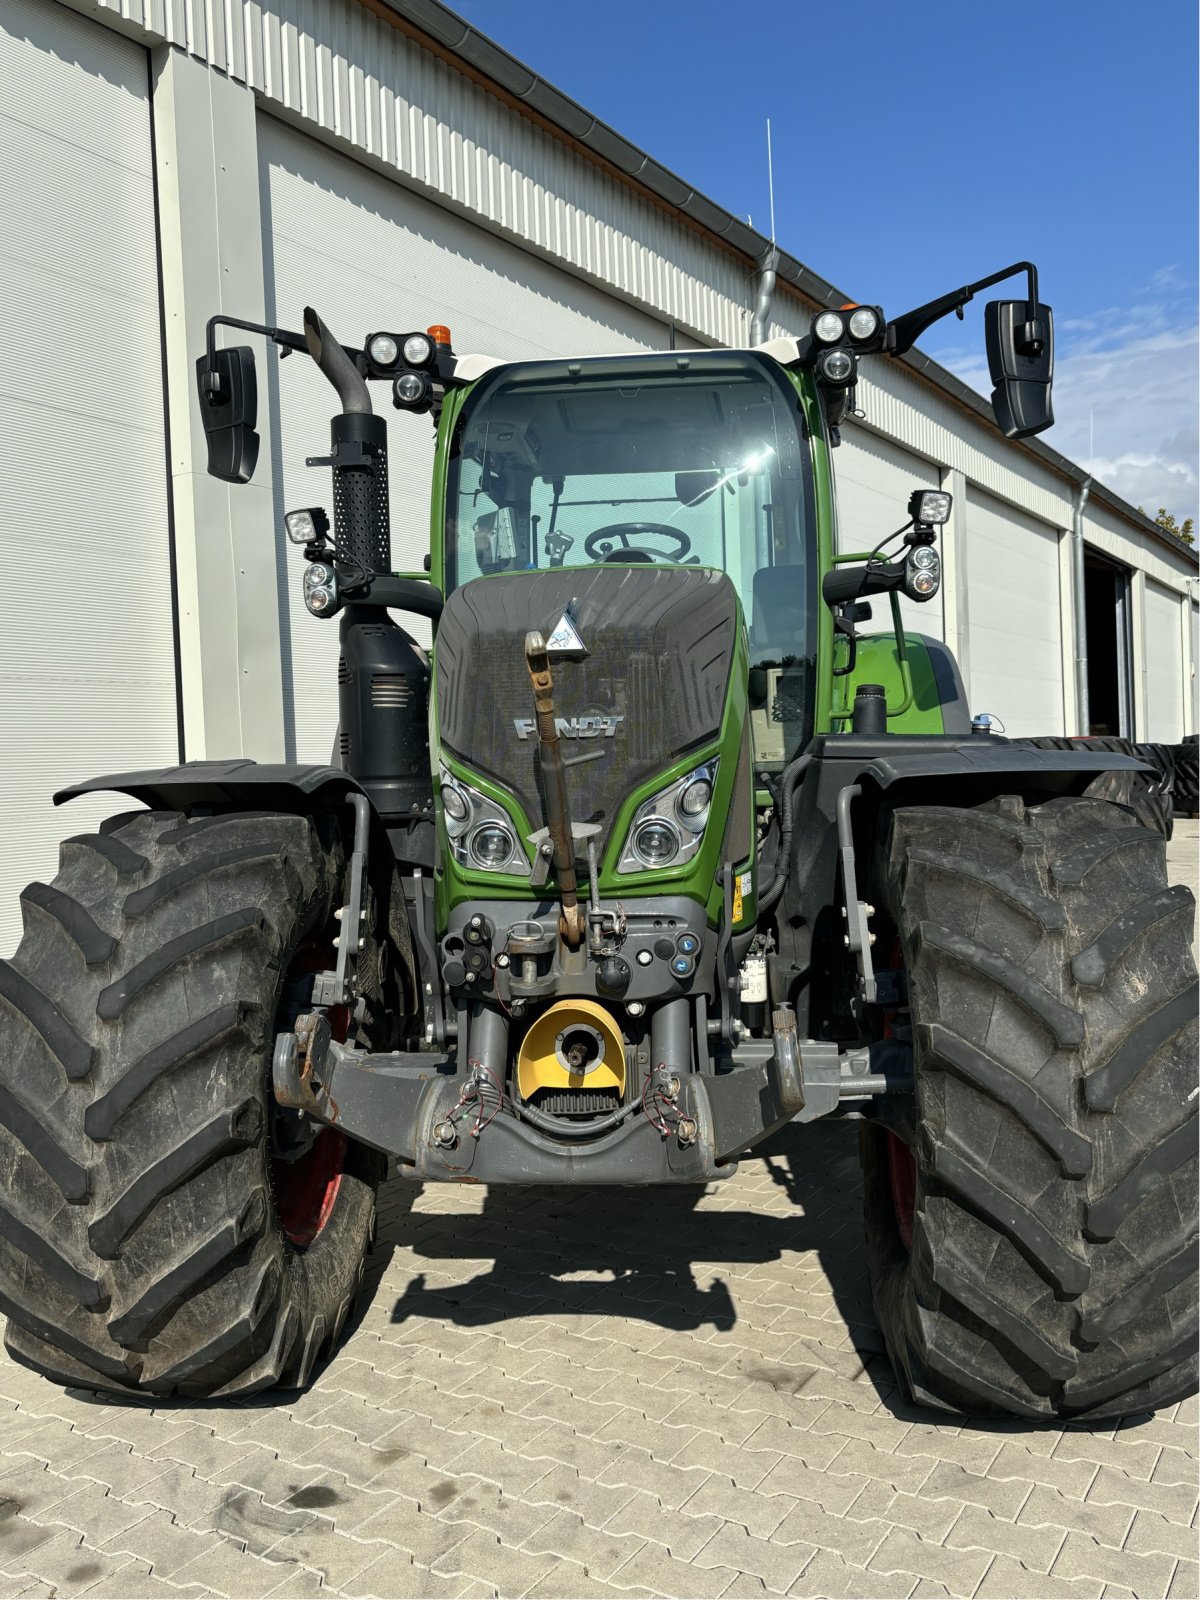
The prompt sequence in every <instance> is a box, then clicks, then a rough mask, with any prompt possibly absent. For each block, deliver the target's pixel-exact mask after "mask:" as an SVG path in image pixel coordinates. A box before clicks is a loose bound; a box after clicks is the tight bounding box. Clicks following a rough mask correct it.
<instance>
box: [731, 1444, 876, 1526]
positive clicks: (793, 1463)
mask: <svg viewBox="0 0 1200 1600" xmlns="http://www.w3.org/2000/svg"><path fill="white" fill-rule="evenodd" d="M869 1481H870V1480H869V1479H867V1478H862V1477H859V1476H858V1475H857V1474H856V1473H853V1472H841V1473H833V1472H822V1471H820V1470H819V1469H818V1468H816V1467H810V1466H808V1465H807V1464H806V1463H805V1462H803V1461H801V1460H800V1458H799V1457H798V1456H784V1457H783V1458H782V1459H781V1460H780V1461H779V1462H778V1463H777V1464H776V1465H775V1466H773V1467H772V1468H771V1470H770V1472H768V1473H767V1475H766V1477H765V1478H764V1479H763V1481H762V1482H761V1483H760V1484H759V1486H758V1488H757V1489H755V1490H754V1495H755V1498H756V1499H757V1500H762V1499H764V1498H766V1497H767V1496H775V1495H780V1496H786V1497H787V1498H788V1499H789V1500H793V1499H794V1500H812V1501H814V1502H815V1503H816V1504H817V1505H819V1506H820V1507H821V1508H822V1510H824V1511H833V1512H836V1513H837V1514H838V1515H841V1514H842V1513H843V1512H844V1511H846V1510H848V1509H849V1507H850V1506H852V1505H853V1504H854V1502H855V1500H857V1498H858V1496H859V1495H860V1494H861V1493H862V1491H863V1489H865V1488H866V1486H867V1484H868V1482H869Z"/></svg>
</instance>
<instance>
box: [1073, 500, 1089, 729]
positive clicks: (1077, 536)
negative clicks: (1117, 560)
mask: <svg viewBox="0 0 1200 1600" xmlns="http://www.w3.org/2000/svg"><path fill="white" fill-rule="evenodd" d="M1091 492H1092V480H1091V478H1085V479H1084V480H1083V485H1082V488H1081V489H1080V492H1079V499H1078V500H1077V501H1076V503H1075V513H1074V517H1073V519H1072V527H1071V579H1072V582H1071V599H1072V603H1073V609H1074V614H1075V714H1076V716H1077V718H1078V721H1079V726H1078V729H1077V730H1076V731H1077V732H1078V733H1081V734H1086V733H1087V732H1088V731H1089V730H1090V728H1091V721H1092V718H1091V707H1090V705H1089V704H1088V646H1087V602H1086V594H1085V588H1084V562H1083V512H1084V507H1085V506H1086V505H1087V503H1088V495H1089V494H1091Z"/></svg>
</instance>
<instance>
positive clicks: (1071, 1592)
mask: <svg viewBox="0 0 1200 1600" xmlns="http://www.w3.org/2000/svg"><path fill="white" fill-rule="evenodd" d="M1099 1593H1100V1590H1099V1587H1098V1586H1097V1584H1096V1582H1095V1581H1094V1579H1092V1578H1060V1577H1056V1576H1051V1575H1048V1574H1047V1573H1044V1572H1031V1571H1030V1570H1029V1568H1028V1567H1023V1566H1022V1565H1021V1563H1020V1562H1019V1561H1014V1560H1013V1558H1012V1557H1011V1556H997V1557H996V1559H995V1561H993V1562H992V1564H991V1566H990V1567H989V1568H988V1570H987V1574H986V1576H985V1577H984V1580H983V1582H982V1583H981V1584H980V1585H979V1588H978V1589H976V1591H975V1600H1097V1596H1098V1595H1099Z"/></svg>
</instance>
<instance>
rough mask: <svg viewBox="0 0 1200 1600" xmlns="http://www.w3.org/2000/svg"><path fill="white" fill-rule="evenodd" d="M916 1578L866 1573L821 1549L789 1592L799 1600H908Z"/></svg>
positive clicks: (906, 1574) (886, 1573)
mask: <svg viewBox="0 0 1200 1600" xmlns="http://www.w3.org/2000/svg"><path fill="white" fill-rule="evenodd" d="M913 1583H914V1579H913V1576H912V1574H911V1573H909V1572H894V1573H893V1572H876V1571H871V1572H867V1571H865V1570H864V1569H863V1568H862V1567H855V1566H851V1565H849V1564H848V1563H847V1562H845V1561H843V1560H842V1558H841V1557H840V1556H838V1555H834V1553H833V1552H832V1551H829V1550H821V1551H818V1553H817V1554H816V1555H815V1556H814V1557H813V1559H812V1561H811V1562H810V1563H809V1565H808V1566H807V1567H805V1569H804V1571H803V1572H802V1573H801V1574H800V1576H799V1577H798V1578H797V1579H796V1581H795V1583H794V1584H792V1586H791V1588H790V1589H789V1590H788V1594H789V1595H795V1596H796V1597H797V1600H907V1597H908V1596H909V1595H910V1594H911V1593H912V1591H913Z"/></svg>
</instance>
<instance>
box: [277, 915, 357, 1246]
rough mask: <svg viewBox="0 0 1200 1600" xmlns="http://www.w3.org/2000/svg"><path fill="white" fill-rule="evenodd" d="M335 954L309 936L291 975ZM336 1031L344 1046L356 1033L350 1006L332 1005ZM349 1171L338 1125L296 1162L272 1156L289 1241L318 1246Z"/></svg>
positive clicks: (318, 967) (322, 964)
mask: <svg viewBox="0 0 1200 1600" xmlns="http://www.w3.org/2000/svg"><path fill="white" fill-rule="evenodd" d="M329 955H330V953H329V952H326V951H322V950H321V948H320V947H319V946H318V944H317V942H316V940H315V939H306V940H305V942H304V943H303V944H302V945H301V946H300V948H299V950H297V952H296V954H295V956H294V957H293V959H292V963H291V965H290V966H289V968H288V977H289V978H298V977H303V976H304V975H305V974H306V973H310V972H322V971H324V970H325V968H326V967H327V966H329V965H330V960H329ZM329 1025H330V1032H331V1033H332V1034H333V1037H334V1038H335V1039H336V1040H337V1041H338V1043H339V1044H344V1043H345V1041H346V1035H347V1033H348V1032H349V1031H350V1010H349V1007H347V1006H331V1007H330V1008H329ZM345 1170H346V1136H345V1134H344V1133H339V1132H338V1131H337V1129H336V1128H325V1129H324V1130H323V1131H322V1132H321V1133H318V1134H317V1136H316V1138H315V1139H314V1140H313V1142H312V1144H311V1145H310V1146H309V1148H308V1149H307V1150H306V1151H305V1152H304V1154H303V1155H302V1156H300V1157H298V1158H297V1159H296V1160H295V1161H281V1160H279V1159H277V1158H275V1157H272V1159H271V1188H272V1189H273V1190H274V1193H275V1215H276V1216H277V1217H278V1218H279V1226H280V1227H281V1228H282V1229H283V1231H284V1234H285V1235H286V1237H287V1239H288V1240H289V1242H290V1243H291V1244H293V1245H295V1246H297V1248H299V1249H304V1248H306V1247H307V1246H308V1245H310V1244H312V1242H313V1240H314V1239H316V1237H317V1236H318V1234H319V1233H320V1232H321V1230H322V1229H323V1228H324V1227H325V1224H326V1223H327V1222H328V1221H329V1219H330V1217H331V1216H332V1215H333V1208H334V1206H335V1205H336V1204H337V1197H338V1190H339V1189H340V1188H341V1186H342V1176H343V1174H344V1173H345Z"/></svg>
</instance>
